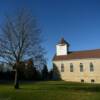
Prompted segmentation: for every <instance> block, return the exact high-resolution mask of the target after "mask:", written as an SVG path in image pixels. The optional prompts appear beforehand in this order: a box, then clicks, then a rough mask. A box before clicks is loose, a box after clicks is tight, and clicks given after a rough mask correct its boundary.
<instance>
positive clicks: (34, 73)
mask: <svg viewBox="0 0 100 100" xmlns="http://www.w3.org/2000/svg"><path fill="white" fill-rule="evenodd" d="M15 66H16V65H14V66H13V69H15ZM18 77H19V80H22V81H41V80H44V81H45V80H52V79H53V70H52V69H51V70H50V71H48V68H47V65H46V64H44V65H43V66H42V70H39V69H37V68H36V67H35V66H34V64H33V61H32V59H29V60H28V61H27V63H26V62H20V66H19V76H18ZM14 78H15V71H11V70H7V71H3V70H0V80H3V81H4V80H5V81H11V80H14Z"/></svg>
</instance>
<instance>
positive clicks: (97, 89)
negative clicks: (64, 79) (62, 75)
mask: <svg viewBox="0 0 100 100" xmlns="http://www.w3.org/2000/svg"><path fill="white" fill-rule="evenodd" d="M59 89H62V90H66V91H67V90H71V91H84V92H100V86H93V87H92V86H69V87H66V86H63V87H59Z"/></svg>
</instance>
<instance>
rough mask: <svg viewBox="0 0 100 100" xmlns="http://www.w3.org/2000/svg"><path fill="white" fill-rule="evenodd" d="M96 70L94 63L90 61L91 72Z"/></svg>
mask: <svg viewBox="0 0 100 100" xmlns="http://www.w3.org/2000/svg"><path fill="white" fill-rule="evenodd" d="M93 71H94V66H93V64H92V63H90V72H93Z"/></svg>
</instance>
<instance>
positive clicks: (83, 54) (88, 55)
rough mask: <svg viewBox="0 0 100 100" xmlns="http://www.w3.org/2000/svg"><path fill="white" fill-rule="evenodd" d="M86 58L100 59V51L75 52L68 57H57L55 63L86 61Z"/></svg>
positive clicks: (54, 59) (54, 58)
mask: <svg viewBox="0 0 100 100" xmlns="http://www.w3.org/2000/svg"><path fill="white" fill-rule="evenodd" d="M85 58H100V49H96V50H85V51H74V52H69V53H68V55H59V56H57V55H55V56H54V57H53V61H61V60H72V59H85Z"/></svg>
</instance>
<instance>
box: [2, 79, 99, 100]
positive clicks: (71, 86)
mask: <svg viewBox="0 0 100 100" xmlns="http://www.w3.org/2000/svg"><path fill="white" fill-rule="evenodd" d="M0 100H100V85H97V84H81V83H70V82H64V81H46V82H33V83H22V84H20V89H19V90H15V89H14V88H13V85H12V84H0Z"/></svg>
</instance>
